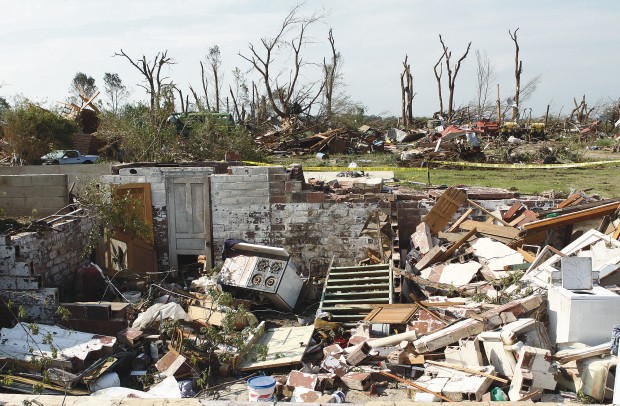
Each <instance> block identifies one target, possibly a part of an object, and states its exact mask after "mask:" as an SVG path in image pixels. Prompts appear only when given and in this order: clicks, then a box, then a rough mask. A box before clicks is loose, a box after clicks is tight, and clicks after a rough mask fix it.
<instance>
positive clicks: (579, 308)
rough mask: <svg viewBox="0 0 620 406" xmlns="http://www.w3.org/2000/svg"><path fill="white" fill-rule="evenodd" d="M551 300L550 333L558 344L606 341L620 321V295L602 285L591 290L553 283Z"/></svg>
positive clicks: (549, 292)
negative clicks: (570, 287)
mask: <svg viewBox="0 0 620 406" xmlns="http://www.w3.org/2000/svg"><path fill="white" fill-rule="evenodd" d="M547 300H548V303H549V336H550V338H551V341H552V342H554V343H562V342H569V341H577V342H580V343H584V344H588V345H599V344H603V343H605V342H608V341H609V338H610V337H611V332H612V330H613V327H614V325H615V324H620V296H619V295H617V294H615V293H614V292H612V291H610V290H608V289H605V288H603V287H601V286H593V287H592V289H591V290H585V289H584V290H568V289H565V288H563V287H561V286H550V287H549V291H548V299H547Z"/></svg>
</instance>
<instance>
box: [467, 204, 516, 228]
mask: <svg viewBox="0 0 620 406" xmlns="http://www.w3.org/2000/svg"><path fill="white" fill-rule="evenodd" d="M467 203H469V204H471V205H472V206H474V207H475V208H477V209H479V210H482V211H483V212H485V213H486V214H488V215H489V216H491V217H493V218H494V219H495V220H497V221H499V222H500V223H502V224H503V225H505V226H510V224H508V223H507V222H506V221H504V219H503V218H501V217H497V216H496V215H495V214H493V213H491V212H490V211H488V210H487V209H485V208H484V207H482V206H480V205H479V204H478V203H476V202H474V201H473V200H469V199H467Z"/></svg>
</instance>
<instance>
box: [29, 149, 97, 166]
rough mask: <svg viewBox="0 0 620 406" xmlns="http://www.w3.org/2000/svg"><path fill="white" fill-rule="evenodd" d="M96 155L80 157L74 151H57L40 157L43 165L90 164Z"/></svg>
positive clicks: (78, 152)
mask: <svg viewBox="0 0 620 406" xmlns="http://www.w3.org/2000/svg"><path fill="white" fill-rule="evenodd" d="M98 158H99V156H98V155H82V154H81V153H80V151H76V150H74V149H58V150H56V151H52V152H50V153H48V154H45V155H43V156H42V157H41V160H42V161H43V165H69V164H92V163H94V162H95V161H96V160H97V159H98Z"/></svg>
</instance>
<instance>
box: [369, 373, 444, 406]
mask: <svg viewBox="0 0 620 406" xmlns="http://www.w3.org/2000/svg"><path fill="white" fill-rule="evenodd" d="M379 373H380V374H381V375H385V376H387V377H389V378H392V379H395V380H397V381H399V382H402V383H404V384H407V385H409V386H413V387H414V388H416V389H418V390H421V391H422V392H426V393H430V394H432V395H434V396H437V397H438V398H439V399H442V400H445V401H446V402H453V400H452V399H450V398H447V397H445V396H444V395H442V394H441V393H437V392H433V391H432V390H430V389H426V388H425V387H424V386H421V385H418V384H417V383H415V382H412V381H410V380H408V379H404V378H401V377H400V376H396V375H392V374H390V373H389V372H385V371H379Z"/></svg>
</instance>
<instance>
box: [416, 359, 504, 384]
mask: <svg viewBox="0 0 620 406" xmlns="http://www.w3.org/2000/svg"><path fill="white" fill-rule="evenodd" d="M426 363H427V364H431V365H435V366H438V367H443V368H448V369H454V370H455V371H461V372H466V373H468V374H472V375H480V376H484V377H487V378H490V379H493V380H494V381H497V382H501V383H509V382H510V381H508V379H502V378H499V377H497V376H495V375H491V374H487V373H486V372H482V371H476V370H475V369H471V368H467V367H464V366H461V365H457V364H450V363H447V362H437V361H426Z"/></svg>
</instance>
